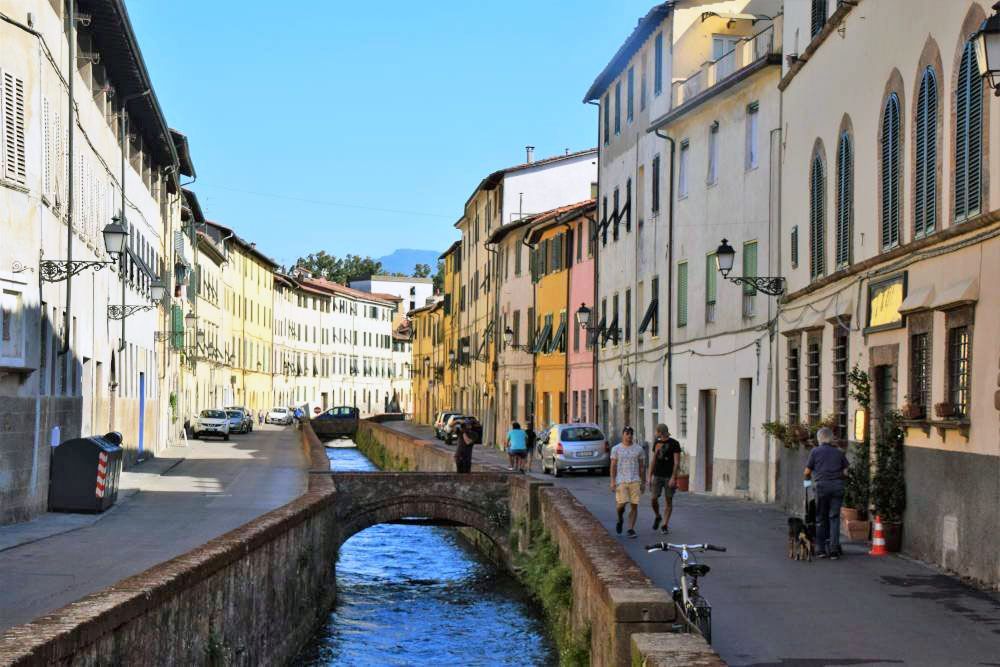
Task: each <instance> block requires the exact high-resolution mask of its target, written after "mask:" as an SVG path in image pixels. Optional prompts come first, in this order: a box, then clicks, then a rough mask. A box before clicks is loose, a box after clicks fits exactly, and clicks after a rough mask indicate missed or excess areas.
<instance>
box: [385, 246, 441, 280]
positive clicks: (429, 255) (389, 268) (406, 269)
mask: <svg viewBox="0 0 1000 667" xmlns="http://www.w3.org/2000/svg"><path fill="white" fill-rule="evenodd" d="M440 255H441V252H440V251H438V250H414V249H413V248H400V249H399V250H394V251H393V252H392V254H391V255H386V256H385V257H379V258H378V261H380V262H382V270H383V271H385V272H386V273H405V274H407V275H410V274H411V273H413V267H415V266H416V265H417V264H426V265H427V266H429V267H431V274H432V275H433V273H434V271H436V270H437V261H438V257H439V256H440Z"/></svg>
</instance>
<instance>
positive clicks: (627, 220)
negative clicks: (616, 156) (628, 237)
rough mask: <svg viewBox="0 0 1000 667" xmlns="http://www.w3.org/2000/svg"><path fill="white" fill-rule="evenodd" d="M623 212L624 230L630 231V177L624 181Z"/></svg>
mask: <svg viewBox="0 0 1000 667" xmlns="http://www.w3.org/2000/svg"><path fill="white" fill-rule="evenodd" d="M622 212H623V213H624V214H625V231H626V232H630V231H632V179H631V178H630V179H628V180H627V181H625V204H624V207H623V208H622Z"/></svg>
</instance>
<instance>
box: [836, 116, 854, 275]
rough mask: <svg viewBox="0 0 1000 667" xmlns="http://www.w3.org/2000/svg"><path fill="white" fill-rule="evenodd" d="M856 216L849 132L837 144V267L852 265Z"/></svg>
mask: <svg viewBox="0 0 1000 667" xmlns="http://www.w3.org/2000/svg"><path fill="white" fill-rule="evenodd" d="M853 216H854V148H853V147H852V146H851V135H850V133H849V132H848V131H847V130H844V131H843V132H841V133H840V141H839V142H838V143H837V267H838V268H839V267H841V266H847V265H848V264H850V263H851V233H852V231H853V229H852V228H853V226H854V225H853V222H854V221H853Z"/></svg>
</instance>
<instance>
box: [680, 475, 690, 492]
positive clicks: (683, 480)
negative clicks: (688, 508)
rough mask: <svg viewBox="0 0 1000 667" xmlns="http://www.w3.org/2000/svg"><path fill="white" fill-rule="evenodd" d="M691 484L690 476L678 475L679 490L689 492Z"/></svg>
mask: <svg viewBox="0 0 1000 667" xmlns="http://www.w3.org/2000/svg"><path fill="white" fill-rule="evenodd" d="M690 483H691V476H690V475H677V490H678V491H687V490H688V485H689V484H690Z"/></svg>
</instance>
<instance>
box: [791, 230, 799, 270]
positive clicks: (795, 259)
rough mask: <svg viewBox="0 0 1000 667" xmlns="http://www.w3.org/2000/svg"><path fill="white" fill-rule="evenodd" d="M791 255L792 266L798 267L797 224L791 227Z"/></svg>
mask: <svg viewBox="0 0 1000 667" xmlns="http://www.w3.org/2000/svg"><path fill="white" fill-rule="evenodd" d="M791 246H792V248H791V251H792V252H791V255H792V268H793V269H794V268H798V266H799V226H798V225H795V226H794V227H792V239H791Z"/></svg>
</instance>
